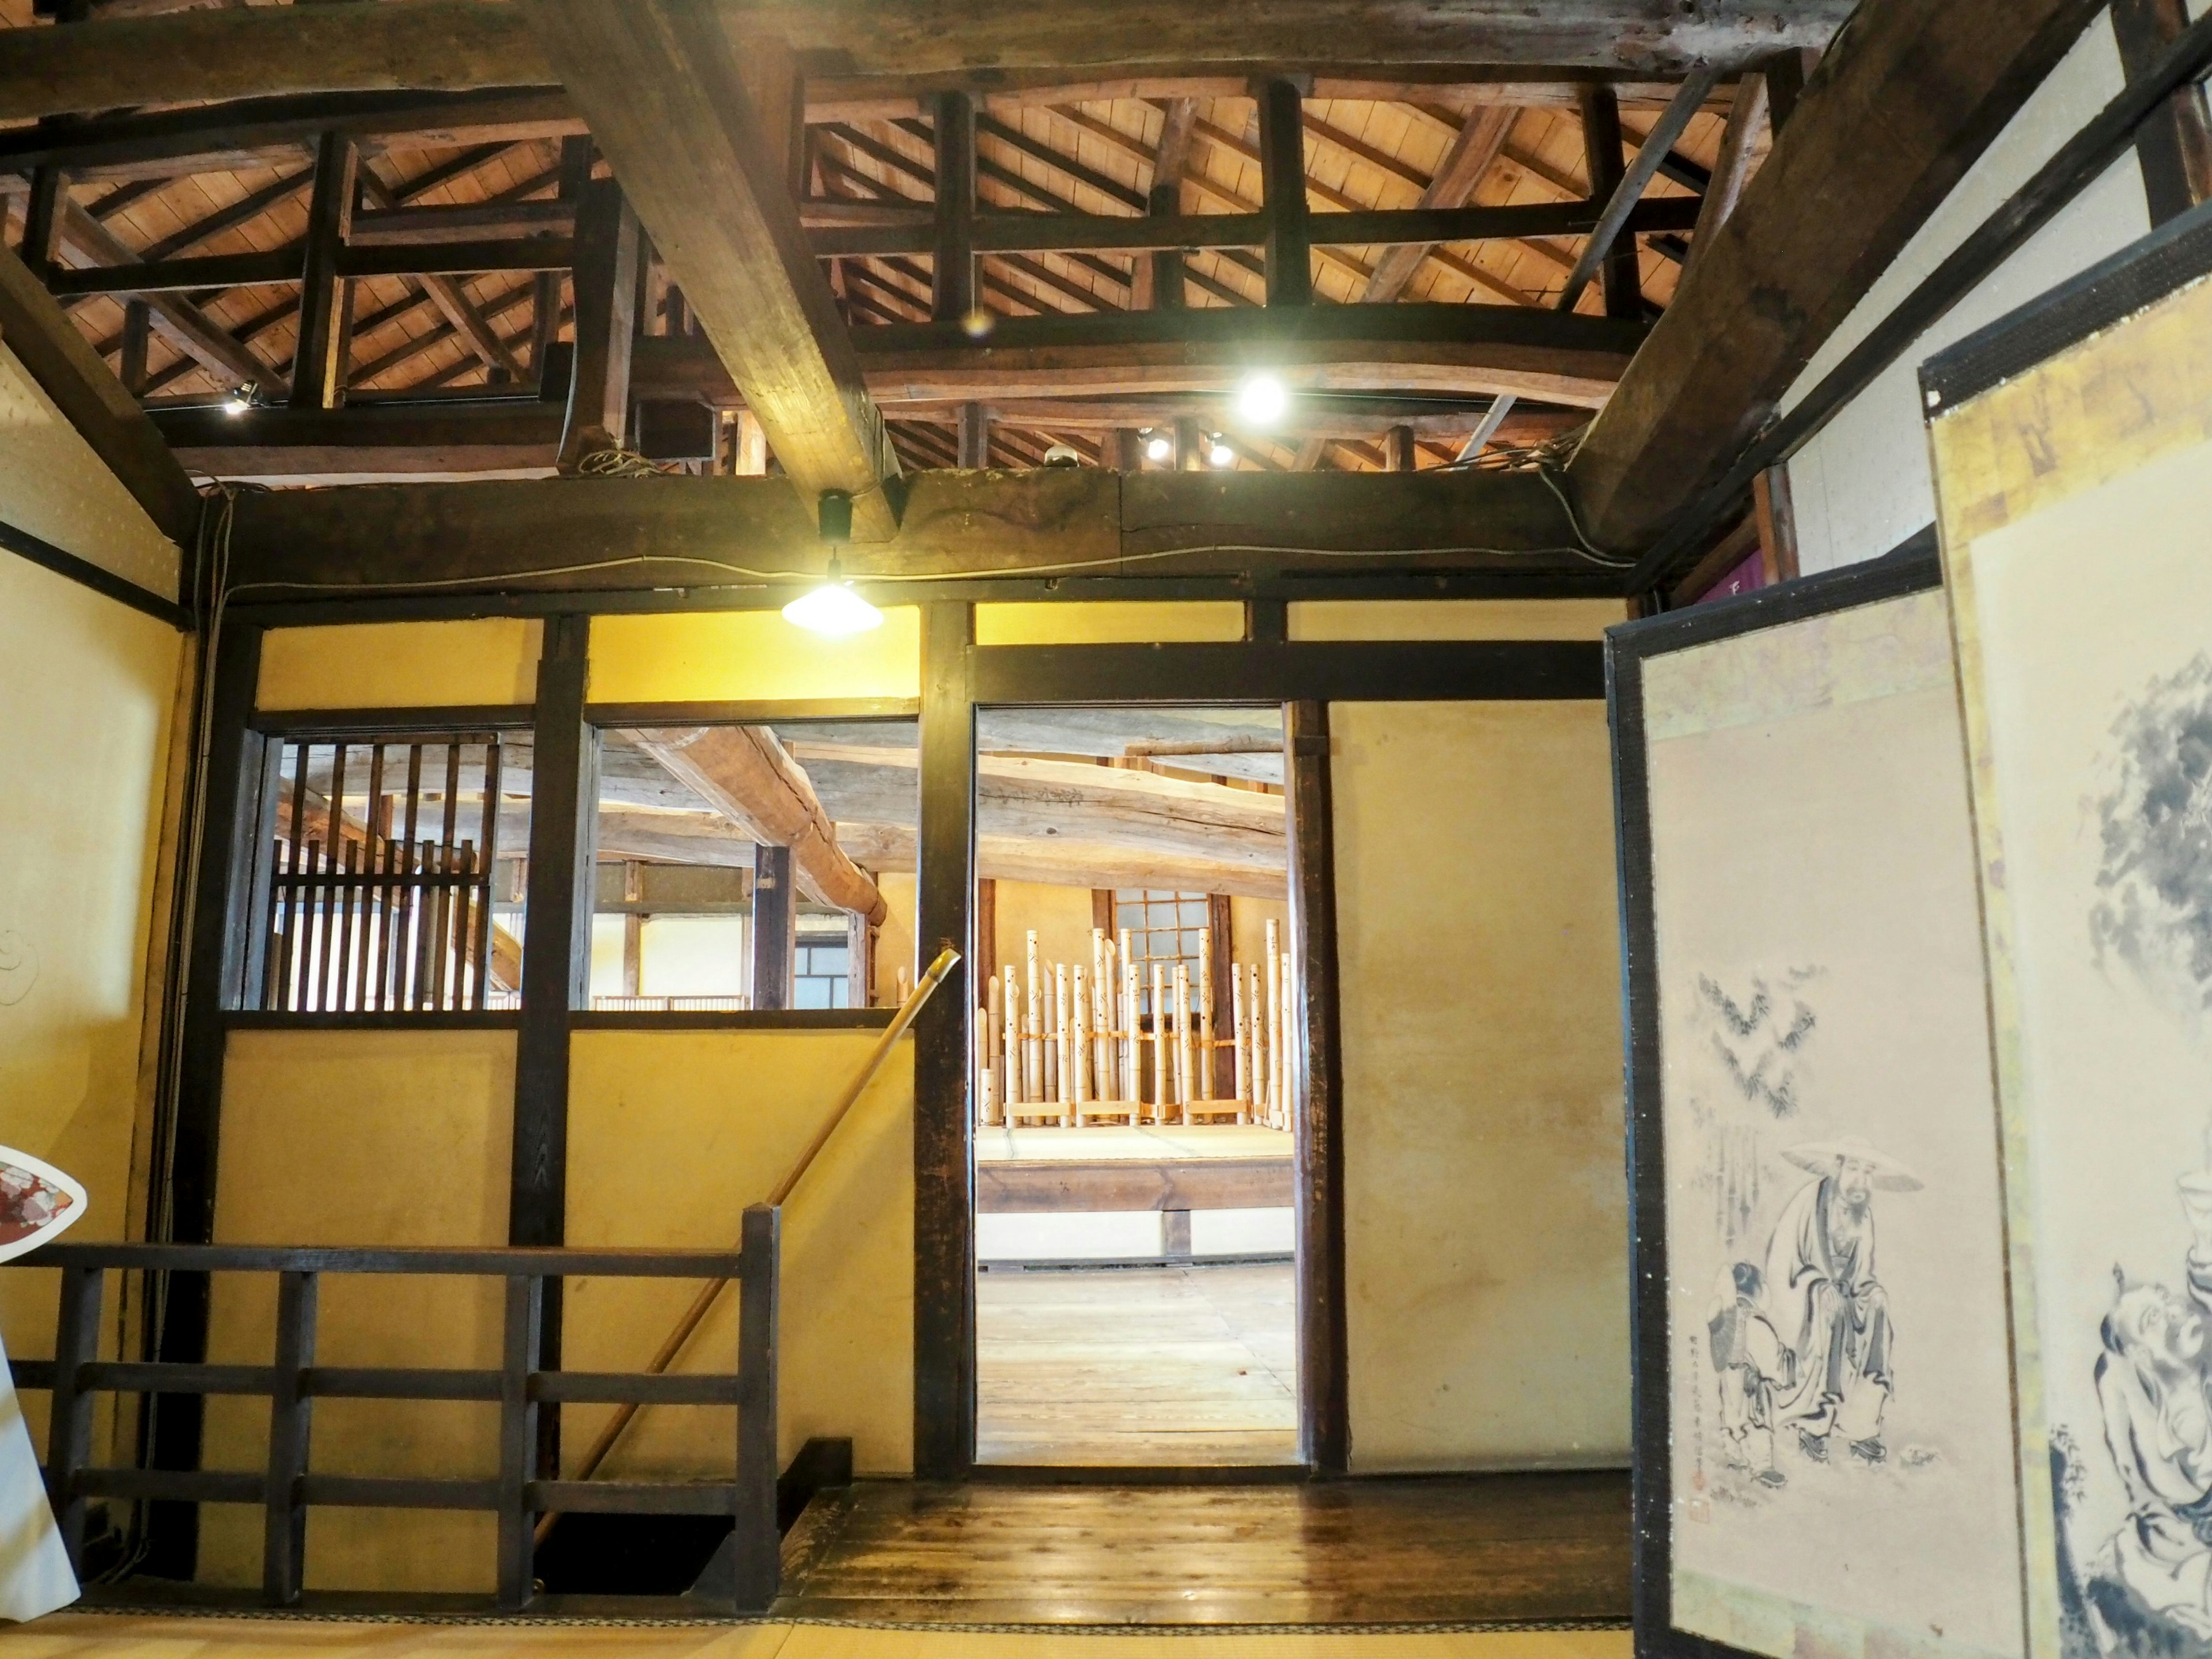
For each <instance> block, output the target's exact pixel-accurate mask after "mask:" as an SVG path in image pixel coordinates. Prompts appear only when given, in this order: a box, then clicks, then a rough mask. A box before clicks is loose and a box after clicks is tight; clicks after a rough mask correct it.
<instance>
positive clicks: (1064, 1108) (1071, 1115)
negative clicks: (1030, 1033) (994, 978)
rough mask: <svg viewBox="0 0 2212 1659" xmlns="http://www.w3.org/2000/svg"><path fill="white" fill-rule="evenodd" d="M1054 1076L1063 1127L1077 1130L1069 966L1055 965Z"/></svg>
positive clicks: (1053, 995)
mask: <svg viewBox="0 0 2212 1659" xmlns="http://www.w3.org/2000/svg"><path fill="white" fill-rule="evenodd" d="M1052 1029H1053V1036H1054V1042H1053V1050H1052V1076H1053V1086H1054V1088H1055V1089H1056V1090H1057V1091H1059V1095H1060V1127H1062V1128H1063V1129H1072V1128H1073V1127H1075V1121H1076V1118H1075V1073H1074V1068H1073V1066H1071V1065H1069V1063H1068V1061H1069V1060H1070V1059H1071V1058H1072V1056H1071V1055H1070V1054H1068V1052H1067V964H1066V963H1064V962H1055V963H1053V964H1052Z"/></svg>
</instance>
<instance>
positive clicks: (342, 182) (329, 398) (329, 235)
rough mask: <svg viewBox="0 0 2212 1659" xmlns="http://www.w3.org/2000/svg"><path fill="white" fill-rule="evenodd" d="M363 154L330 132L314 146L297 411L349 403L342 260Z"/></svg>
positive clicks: (296, 358) (295, 365) (296, 362)
mask: <svg viewBox="0 0 2212 1659" xmlns="http://www.w3.org/2000/svg"><path fill="white" fill-rule="evenodd" d="M359 187H360V155H359V152H358V151H356V149H355V148H354V143H353V140H352V139H350V138H349V137H345V136H344V135H343V134H342V133H336V132H326V133H325V134H324V135H323V136H322V138H321V140H320V141H319V143H317V144H316V146H315V189H314V194H313V196H312V197H310V198H309V199H308V204H307V252H306V255H305V257H304V258H303V259H302V261H301V267H300V343H299V349H297V350H296V351H295V352H294V353H293V356H292V395H291V404H292V407H293V408H295V409H336V408H337V406H338V404H341V403H342V402H343V401H344V399H345V383H346V361H345V359H346V346H347V343H348V339H347V337H348V335H349V330H348V329H347V327H346V325H345V311H346V282H345V278H344V277H343V276H339V275H338V258H339V255H340V254H341V253H342V252H343V251H344V248H345V244H346V238H347V237H348V236H349V235H351V234H353V204H354V197H355V196H356V194H357V193H358V191H359Z"/></svg>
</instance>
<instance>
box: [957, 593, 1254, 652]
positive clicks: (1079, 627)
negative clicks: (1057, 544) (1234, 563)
mask: <svg viewBox="0 0 2212 1659" xmlns="http://www.w3.org/2000/svg"><path fill="white" fill-rule="evenodd" d="M1243 637H1244V605H1243V601H1242V600H1239V599H1190V600H1174V599H1166V600H1152V599H1143V600H1124V599H1112V600H1105V601H1100V602H1093V603H1076V602H1069V603H1054V602H1052V601H1046V602H1043V603H1041V604H1034V605H977V606H976V607H975V643H976V644H978V645H1188V644H1199V643H1204V642H1206V641H1220V640H1231V641H1234V640H1241V639H1243Z"/></svg>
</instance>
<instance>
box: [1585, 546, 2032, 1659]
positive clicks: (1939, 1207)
mask: <svg viewBox="0 0 2212 1659" xmlns="http://www.w3.org/2000/svg"><path fill="white" fill-rule="evenodd" d="M1917 566H1918V569H1919V572H1920V574H1919V575H1918V577H1917V582H1915V583H1913V584H1906V583H1903V582H1900V581H1899V580H1896V579H1895V576H1894V573H1893V572H1892V573H1888V574H1880V575H1876V576H1875V577H1872V578H1869V577H1865V576H1863V575H1850V574H1844V575H1841V576H1838V577H1821V578H1815V579H1813V580H1810V581H1808V582H1804V583H1798V584H1793V585H1792V586H1791V587H1790V588H1784V589H1778V590H1775V591H1774V594H1773V595H1771V596H1770V595H1759V596H1753V598H1749V599H1738V600H1734V601H1729V602H1728V603H1727V604H1725V605H1718V606H1715V607H1713V608H1712V619H1718V618H1720V617H1722V616H1723V613H1729V614H1732V615H1736V616H1740V617H1745V618H1747V621H1746V623H1743V624H1741V625H1729V624H1726V623H1722V624H1720V625H1719V626H1718V627H1717V626H1716V625H1715V621H1714V620H1712V619H1705V620H1698V621H1692V620H1691V617H1692V613H1687V612H1686V613H1681V614H1682V617H1683V621H1682V622H1681V623H1679V624H1677V623H1675V622H1674V618H1672V617H1662V618H1660V619H1658V620H1657V621H1656V622H1653V623H1643V624H1638V625H1635V626H1632V627H1629V628H1627V629H1621V630H1616V632H1615V634H1614V635H1613V652H1614V676H1615V687H1616V689H1615V720H1616V726H1617V730H1618V728H1620V727H1621V726H1623V725H1624V723H1625V722H1624V713H1625V710H1626V703H1625V702H1624V699H1623V696H1622V684H1623V681H1624V677H1625V676H1626V673H1627V672H1628V668H1629V665H1628V664H1627V663H1626V660H1625V659H1626V657H1627V656H1628V655H1629V654H1631V653H1633V654H1634V655H1635V656H1636V657H1638V659H1639V660H1638V662H1637V663H1636V664H1635V665H1634V672H1635V679H1636V691H1637V692H1638V694H1639V696H1640V709H1639V710H1638V711H1637V712H1638V714H1640V726H1641V747H1640V755H1641V762H1642V764H1641V776H1640V778H1632V772H1633V771H1634V768H1633V767H1632V765H1630V764H1628V763H1626V762H1625V763H1624V766H1623V775H1622V808H1621V810H1622V814H1623V820H1624V821H1623V824H1622V835H1623V840H1624V847H1626V845H1627V844H1628V842H1629V841H1630V839H1631V838H1632V836H1636V835H1637V833H1638V825H1637V823H1635V822H1634V813H1635V802H1634V801H1633V799H1632V795H1633V794H1634V793H1636V791H1635V790H1634V789H1632V783H1636V784H1640V788H1641V794H1642V797H1643V813H1644V823H1643V825H1642V828H1643V829H1644V832H1645V833H1646V835H1647V836H1648V840H1647V841H1645V842H1644V846H1645V847H1648V865H1646V866H1644V868H1643V869H1642V870H1640V871H1639V870H1638V868H1636V867H1635V866H1634V865H1633V864H1631V865H1629V866H1625V878H1626V884H1627V886H1628V888H1629V894H1628V897H1629V916H1630V926H1631V928H1632V930H1636V929H1638V927H1648V929H1649V932H1648V933H1647V934H1646V935H1645V936H1644V939H1643V940H1642V949H1641V951H1640V953H1639V951H1638V948H1637V941H1636V940H1635V939H1633V938H1632V963H1637V959H1638V956H1639V954H1640V957H1641V963H1640V971H1638V969H1637V968H1636V967H1632V976H1631V1008H1630V1014H1631V1019H1632V1024H1637V1025H1638V1026H1639V1027H1640V1028H1641V1029H1640V1030H1638V1032H1636V1033H1634V1034H1633V1035H1635V1036H1637V1037H1638V1038H1639V1039H1640V1040H1639V1041H1638V1043H1637V1045H1636V1046H1637V1047H1638V1049H1639V1051H1640V1052H1639V1054H1638V1060H1637V1062H1636V1064H1635V1066H1633V1067H1632V1109H1633V1112H1634V1117H1635V1121H1634V1125H1633V1131H1632V1134H1633V1147H1634V1158H1635V1162H1636V1164H1637V1215H1636V1228H1637V1232H1638V1241H1639V1243H1638V1250H1639V1259H1638V1278H1639V1284H1640V1294H1639V1302H1638V1334H1637V1356H1638V1370H1639V1376H1638V1430H1637V1444H1638V1479H1639V1481H1645V1480H1653V1479H1654V1478H1655V1475H1656V1472H1657V1471H1662V1470H1663V1472H1664V1474H1663V1480H1662V1481H1660V1482H1659V1484H1662V1485H1663V1490H1655V1491H1652V1492H1641V1491H1640V1492H1639V1494H1638V1521H1639V1559H1638V1577H1639V1580H1643V1579H1645V1578H1647V1577H1651V1576H1654V1575H1656V1576H1657V1577H1659V1578H1660V1579H1661V1581H1662V1583H1663V1585H1664V1590H1665V1599H1664V1601H1659V1600H1658V1599H1656V1594H1655V1592H1654V1590H1653V1589H1651V1588H1650V1586H1648V1585H1647V1586H1645V1587H1644V1589H1642V1590H1641V1592H1640V1594H1641V1595H1642V1597H1643V1600H1642V1601H1641V1603H1640V1605H1639V1608H1638V1650H1639V1653H1641V1654H1644V1655H1646V1656H1664V1655H1678V1654H1690V1653H1695V1652H1698V1651H1699V1647H1698V1645H1697V1644H1692V1643H1689V1642H1686V1641H1685V1640H1684V1639H1683V1638H1686V1637H1698V1638H1706V1639H1707V1640H1709V1641H1711V1642H1716V1643H1719V1644H1724V1645H1725V1646H1726V1647H1728V1648H1731V1649H1737V1650H1745V1651H1748V1652H1753V1653H1759V1654H1765V1655H1769V1656H1772V1659H1793V1656H1806V1655H1828V1654H1837V1655H1853V1656H1859V1655H1868V1656H1871V1655H1875V1654H1881V1655H1884V1656H1899V1659H1905V1656H1926V1659H1936V1656H1955V1659H1968V1656H1993V1659H2019V1656H2020V1655H2021V1653H2022V1651H2023V1638H2022V1619H2021V1547H2020V1539H2019V1531H2018V1528H2017V1524H2016V1518H2015V1517H2016V1494H2017V1486H2016V1483H2015V1473H2014V1469H2015V1462H2014V1460H2015V1447H2014V1433H2013V1412H2012V1403H2011V1401H2012V1394H2011V1378H2010V1373H2009V1366H2008V1329H2007V1318H2006V1300H2005V1291H2004V1277H2003V1242H2002V1225H2001V1218H2002V1200H2001V1188H2000V1182H1999V1168H1998V1146H1997V1132H1996V1109H1995V1103H1994V1098H1993V1091H1992V1085H1991V1080H1990V1058H1989V1042H1988V1026H1987V1022H1986V1017H1985V995H1984V975H1983V963H1982V953H1981V939H1980V927H1979V921H1978V912H1977V906H1976V895H1975V887H1974V869H1973V852H1972V848H1973V841H1972V827H1971V823H1970V819H1969V815H1968V806H1967V794H1966V771H1965V761H1964V753H1963V744H1962V741H1961V736H1960V722H1959V713H1958V701H1957V683H1956V679H1955V677H1954V670H1953V665H1952V654H1951V643H1950V634H1949V623H1948V614H1947V611H1946V606H1945V603H1944V598H1943V594H1942V590H1941V589H1940V588H1939V587H1937V586H1934V582H1935V579H1936V573H1935V569H1934V561H1933V557H1932V556H1931V555H1929V554H1925V553H1923V554H1922V555H1921V556H1919V559H1918V562H1917ZM1870 588H1871V590H1872V592H1874V594H1875V597H1873V598H1868V597H1866V596H1867V594H1868V592H1869V589H1870ZM1793 589H1794V590H1796V591H1797V592H1799V593H1800V594H1802V595H1805V596H1808V597H1803V598H1800V599H1795V600H1787V601H1783V600H1780V596H1783V595H1788V594H1790V593H1791V592H1792V591H1793ZM1771 600H1774V601H1780V602H1778V603H1770V601H1771ZM1777 614H1779V617H1780V619H1779V620H1777V619H1775V618H1776V616H1777ZM1674 627H1679V628H1680V629H1681V632H1680V635H1677V636H1676V638H1675V639H1674V640H1672V641H1670V639H1669V637H1668V629H1670V628H1674ZM1633 735H1634V734H1632V733H1631V732H1626V731H1619V736H1620V740H1621V741H1622V742H1623V743H1624V744H1626V743H1628V742H1629V741H1630V740H1631V739H1632V737H1633ZM1639 856H1641V854H1640V853H1639ZM1638 887H1641V888H1643V889H1644V897H1643V898H1641V899H1639V895H1638V891H1637V889H1638ZM1655 1232H1656V1235H1657V1237H1656V1238H1655V1237H1654V1233H1655ZM1662 1244H1663V1249H1662V1248H1661V1246H1662ZM1662 1261H1663V1265H1662ZM1655 1268H1656V1269H1657V1271H1656V1272H1655V1271H1654V1270H1655ZM1661 1285H1663V1293H1662V1291H1661V1289H1660V1288H1659V1287H1660V1286H1661ZM1662 1439H1663V1444H1662V1443H1661V1442H1662Z"/></svg>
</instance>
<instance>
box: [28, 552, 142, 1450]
mask: <svg viewBox="0 0 2212 1659" xmlns="http://www.w3.org/2000/svg"><path fill="white" fill-rule="evenodd" d="M182 662H183V643H182V640H181V637H180V636H179V635H178V634H177V632H176V631H175V630H174V629H171V628H169V627H167V626H166V625H165V624H163V623H158V622H155V620H154V619H153V618H151V617H147V616H144V615H142V614H141V613H140V612H138V611H133V610H131V609H130V608H129V607H128V606H126V605H118V604H117V603H116V602H115V601H114V600H112V599H104V598H102V597H101V596H100V595H99V594H97V593H95V592H93V591H92V590H91V589H89V588H87V587H83V586H79V585H78V584H77V583H76V582H73V581H70V580H68V579H67V578H66V577H63V576H58V575H56V574H53V573H52V571H49V570H44V569H41V568H40V567H38V566H37V565H34V564H32V563H30V562H28V561H27V560H24V559H19V558H16V557H15V556H13V555H11V554H6V553H0V1140H4V1141H6V1142H7V1143H8V1144H9V1146H17V1147H21V1149H22V1150H23V1151H24V1152H29V1153H31V1154H32V1155H33V1156H34V1157H38V1158H45V1159H46V1160H47V1161H49V1162H50V1163H52V1164H55V1165H57V1166H58V1167H59V1168H61V1169H63V1170H67V1171H68V1172H69V1173H70V1174H71V1175H73V1176H76V1178H77V1179H78V1180H79V1181H81V1182H83V1183H84V1187H85V1190H86V1194H87V1196H88V1200H89V1207H88V1209H87V1211H86V1212H85V1216H84V1218H83V1220H82V1221H81V1222H80V1223H79V1224H78V1225H77V1228H76V1233H75V1235H74V1236H75V1237H77V1238H80V1239H116V1238H122V1237H125V1235H126V1233H127V1232H133V1231H136V1229H135V1228H134V1227H132V1226H131V1225H130V1223H131V1219H132V1217H133V1215H134V1213H135V1207H136V1206H134V1203H133V1200H132V1195H131V1194H132V1188H131V1174H132V1170H131V1152H132V1139H133V1129H134V1126H135V1124H136V1122H137V1102H138V1086H137V1084H138V1065H139V1052H140V1051H139V1044H140V1038H141V1032H142V1026H143V1016H144V1014H145V990H146V981H145V975H146V951H147V939H148V937H149V918H150V916H151V915H152V914H153V908H154V902H155V884H156V878H157V873H158V867H159V866H158V849H159V845H160V839H161V826H162V809H163V803H164V790H165V785H166V781H167V768H168V759H169V740H170V727H171V716H172V711H173V708H174V706H175V702H176V699H177V695H178V676H179V672H180V671H181V668H182ZM57 1285H58V1279H57V1276H56V1275H55V1274H53V1273H48V1272H41V1271H39V1270H37V1269H34V1268H20V1269H11V1270H10V1271H9V1272H8V1273H0V1328H4V1330H5V1334H6V1341H7V1346H8V1349H9V1352H13V1353H18V1354H25V1355H33V1354H46V1353H51V1352H53V1331H54V1327H53V1320H54V1304H55V1297H56V1291H57ZM111 1342H112V1322H111ZM109 1352H112V1346H111V1348H110V1349H109ZM23 1406H24V1409H25V1413H26V1415H27V1417H28V1419H29V1420H30V1426H31V1429H32V1431H33V1437H34V1438H35V1440H36V1443H38V1444H39V1445H40V1446H43V1445H44V1444H45V1443H46V1441H45V1433H46V1395H45V1394H44V1393H43V1392H39V1393H33V1394H27V1395H24V1396H23ZM106 1423H107V1419H106V1410H105V1402H103V1416H102V1425H101V1431H100V1432H101V1438H100V1441H99V1444H100V1447H101V1448H102V1449H103V1455H104V1452H105V1449H106V1445H107V1441H106Z"/></svg>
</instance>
